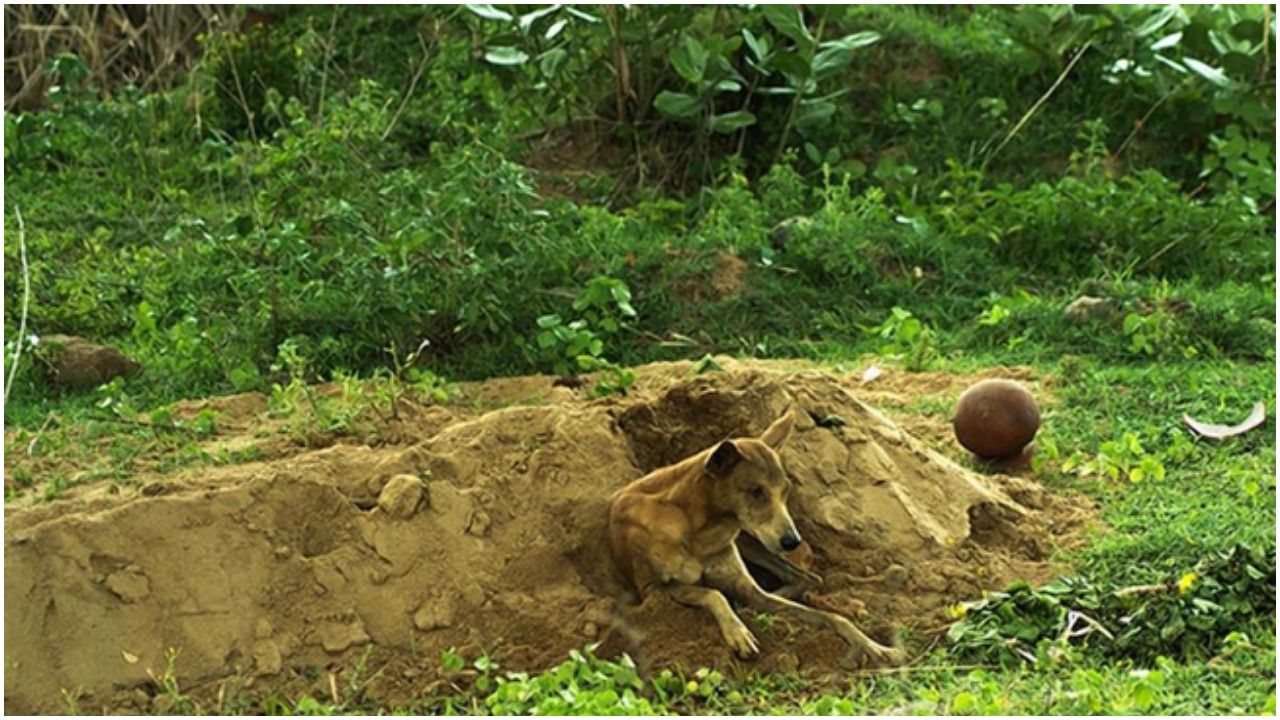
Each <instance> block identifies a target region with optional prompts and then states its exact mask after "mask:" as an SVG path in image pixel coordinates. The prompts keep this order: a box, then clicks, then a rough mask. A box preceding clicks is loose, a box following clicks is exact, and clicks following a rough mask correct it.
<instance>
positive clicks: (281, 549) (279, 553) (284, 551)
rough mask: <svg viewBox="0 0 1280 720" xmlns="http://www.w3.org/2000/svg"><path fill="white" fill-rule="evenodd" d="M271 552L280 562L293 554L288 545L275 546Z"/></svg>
mask: <svg viewBox="0 0 1280 720" xmlns="http://www.w3.org/2000/svg"><path fill="white" fill-rule="evenodd" d="M272 552H274V553H275V556H276V557H277V558H279V559H281V560H285V559H287V558H288V557H289V556H290V555H292V554H293V550H291V549H290V548H289V546H288V545H277V546H276V547H275V550H273V551H272Z"/></svg>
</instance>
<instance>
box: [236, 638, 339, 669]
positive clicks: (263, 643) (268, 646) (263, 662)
mask: <svg viewBox="0 0 1280 720" xmlns="http://www.w3.org/2000/svg"><path fill="white" fill-rule="evenodd" d="M325 650H329V648H328V647H327V646H326V647H325ZM330 652H334V651H332V650H330ZM253 666H254V668H256V669H257V672H258V674H259V675H275V674H277V673H279V672H280V670H281V669H282V668H283V667H284V657H283V655H282V654H281V653H280V646H278V645H276V644H275V643H274V642H272V641H270V640H260V641H258V642H256V643H254V644H253Z"/></svg>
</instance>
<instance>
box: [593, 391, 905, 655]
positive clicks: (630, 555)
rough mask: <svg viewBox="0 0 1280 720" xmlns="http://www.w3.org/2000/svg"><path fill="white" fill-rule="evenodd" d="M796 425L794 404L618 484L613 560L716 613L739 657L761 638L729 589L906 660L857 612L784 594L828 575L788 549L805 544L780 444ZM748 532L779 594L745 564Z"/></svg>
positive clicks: (626, 572) (755, 556) (647, 585)
mask: <svg viewBox="0 0 1280 720" xmlns="http://www.w3.org/2000/svg"><path fill="white" fill-rule="evenodd" d="M794 427H795V416H794V415H792V414H791V412H787V413H786V414H784V415H783V416H782V417H781V418H780V419H778V420H777V421H776V422H774V423H773V424H772V425H770V426H769V428H768V429H767V430H765V431H764V434H763V435H761V436H760V437H759V438H739V439H734V440H725V441H723V442H721V443H719V444H717V445H716V446H715V447H712V448H708V449H707V450H704V451H702V452H700V453H698V454H697V455H694V456H693V457H691V458H688V459H687V460H684V461H682V462H679V463H676V464H675V465H669V466H667V467H664V468H659V469H657V470H655V471H653V472H652V473H650V474H648V475H646V476H644V477H642V478H640V479H639V480H636V481H635V482H632V483H630V484H629V485H627V486H626V487H624V488H622V489H621V490H619V491H618V492H617V493H616V494H615V495H614V496H613V499H612V501H611V502H610V505H609V536H610V537H609V541H610V548H611V550H612V552H613V559H614V563H615V564H616V565H617V568H618V570H619V571H620V572H621V574H622V577H623V579H624V580H626V581H627V582H629V583H630V584H631V586H632V587H633V589H634V590H635V591H637V592H638V593H639V594H640V596H641V597H644V596H646V595H647V594H648V593H650V592H653V591H655V590H658V591H662V592H665V593H666V594H667V595H668V596H670V597H671V598H672V599H673V600H675V601H677V602H679V603H682V604H685V605H691V606H696V607H701V608H704V609H705V610H707V612H709V613H711V615H712V616H713V617H714V618H715V619H716V623H717V624H718V625H719V626H720V633H721V634H722V635H723V636H724V641H725V642H726V643H727V644H728V645H729V647H730V648H732V649H733V651H734V652H735V653H737V654H738V656H739V657H743V658H747V657H751V656H753V655H755V654H756V653H758V652H759V644H758V642H757V641H756V638H755V636H754V635H752V634H751V631H750V630H748V629H747V626H746V625H744V624H743V622H742V620H741V619H740V618H739V617H738V616H737V614H735V613H734V611H733V609H732V608H731V607H730V606H729V601H728V599H727V598H726V595H727V596H729V597H732V598H734V599H735V600H737V601H739V602H741V603H744V604H746V605H748V606H750V607H753V608H755V609H757V610H761V611H765V612H769V613H773V614H778V615H782V614H786V615H790V616H792V617H794V618H797V619H799V620H801V621H803V622H805V623H808V624H810V625H819V626H823V627H827V628H830V629H831V630H834V631H835V632H836V633H837V634H839V635H840V637H842V638H844V639H845V641H846V642H847V643H849V645H850V648H851V650H852V651H854V652H857V653H865V654H866V655H867V656H869V659H870V660H872V661H873V662H877V663H883V664H896V663H900V662H901V661H902V660H903V653H902V651H901V650H900V649H898V648H890V647H885V646H883V645H880V644H879V643H877V642H875V641H874V640H872V639H871V638H869V637H867V636H866V634H864V633H863V632H862V631H861V630H859V629H858V626H857V625H854V624H853V622H852V621H850V620H849V619H847V618H844V617H841V616H840V615H837V614H835V613H831V612H826V611H823V610H817V609H815V608H811V607H808V606H806V605H802V604H801V603H798V602H795V601H794V600H789V599H787V598H785V597H782V596H781V595H783V594H789V595H792V596H798V595H799V593H800V592H802V591H803V590H804V588H805V587H807V586H808V585H811V584H813V583H816V582H821V579H820V578H819V577H818V576H816V575H814V574H813V573H810V572H808V571H806V570H803V569H802V568H800V567H798V566H796V565H795V564H794V563H792V562H791V561H790V560H788V559H787V558H786V557H785V556H783V555H782V553H783V552H785V551H790V550H794V549H796V548H797V547H799V546H800V534H799V532H797V531H796V526H795V522H794V521H793V520H792V519H791V513H790V512H788V511H787V495H788V494H789V493H790V491H791V481H790V480H789V479H788V478H787V475H786V472H785V471H784V470H783V469H782V462H781V461H780V459H779V458H778V452H777V451H778V449H779V448H780V447H782V444H783V443H784V442H786V440H787V438H788V437H789V436H790V435H791V431H792V429H793V428H794ZM744 530H745V531H746V533H747V534H742V533H743V531H744ZM748 534H749V537H748ZM740 535H741V537H740ZM740 539H741V540H742V541H743V542H742V546H743V548H744V549H745V550H746V552H747V553H748V555H749V557H750V559H751V560H752V562H754V563H756V564H757V565H760V566H762V567H764V568H766V569H767V570H769V571H770V572H772V573H773V574H775V575H777V576H778V577H779V578H780V579H781V580H782V581H783V583H784V587H783V589H782V591H780V594H773V593H768V592H765V591H764V590H762V589H761V588H760V586H759V585H758V584H756V581H755V580H754V579H753V578H752V577H751V575H750V574H749V573H748V572H747V568H746V565H745V564H744V563H743V559H742V555H741V554H740V552H739V545H738V541H739V540H740ZM752 539H754V540H755V541H758V542H752Z"/></svg>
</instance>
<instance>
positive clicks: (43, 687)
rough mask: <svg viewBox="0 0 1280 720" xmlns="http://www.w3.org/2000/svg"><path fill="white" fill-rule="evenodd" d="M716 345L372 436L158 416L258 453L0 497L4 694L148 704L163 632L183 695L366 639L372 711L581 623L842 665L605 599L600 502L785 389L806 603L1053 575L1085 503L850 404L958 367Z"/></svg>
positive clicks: (10, 700)
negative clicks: (598, 384) (719, 350)
mask: <svg viewBox="0 0 1280 720" xmlns="http://www.w3.org/2000/svg"><path fill="white" fill-rule="evenodd" d="M717 361H718V362H719V364H720V366H722V367H723V368H724V370H723V371H716V372H709V373H705V374H697V371H696V365H695V364H694V363H688V362H682V363H663V364H656V365H650V366H646V367H643V368H638V369H637V374H638V376H639V380H638V382H637V384H636V385H635V387H634V388H633V389H632V391H631V392H630V394H629V395H628V396H627V397H614V398H606V399H600V400H589V399H588V398H586V397H585V395H583V394H582V392H581V391H575V390H570V389H568V388H565V387H557V386H555V385H554V384H553V383H554V378H551V377H531V378H509V379H498V380H492V381H489V382H486V383H483V384H476V385H470V386H466V387H464V389H463V397H462V398H460V399H459V400H457V401H455V402H452V403H450V404H449V405H448V406H445V407H439V406H416V405H410V404H407V403H406V404H405V409H404V412H403V413H402V414H401V419H400V420H399V421H397V422H395V423H393V424H392V425H394V427H392V426H390V425H389V426H388V427H384V428H382V429H381V430H382V431H385V432H379V433H378V434H377V437H376V438H366V439H364V440H356V439H353V438H346V439H345V440H344V441H342V442H339V443H338V444H333V445H331V446H330V447H326V448H323V449H307V448H305V447H302V446H300V445H290V444H288V443H284V442H282V438H280V437H279V436H278V435H276V434H273V433H272V432H271V430H272V429H273V427H274V426H273V425H272V424H271V423H272V422H274V421H270V420H268V418H267V417H266V401H265V399H264V398H262V397H261V396H254V395H248V396H238V397H235V398H224V399H217V400H210V401H202V403H198V404H195V403H193V404H190V405H188V406H186V407H184V408H182V409H180V411H179V415H181V414H183V413H184V412H185V413H187V414H192V415H193V414H194V413H195V412H196V411H198V410H200V409H203V408H210V409H214V410H216V411H217V412H219V413H221V422H220V424H219V428H220V429H221V432H220V435H219V436H218V437H216V438H215V441H214V442H213V443H211V444H210V446H211V448H212V447H216V446H217V445H230V446H235V447H244V446H247V445H252V444H254V443H257V444H260V445H262V447H263V448H265V450H264V456H265V457H267V458H268V459H265V460H258V461H254V462H248V463H245V464H240V465H230V466H218V467H214V466H201V467H196V468H191V467H189V468H187V469H184V470H179V471H175V472H172V473H170V474H168V475H164V476H146V477H138V478H134V479H132V480H131V481H130V482H128V483H123V484H122V483H114V484H112V483H99V484H97V485H90V486H86V487H83V488H77V489H76V491H75V492H72V493H68V494H67V495H65V496H64V499H61V500H59V501H56V502H53V503H47V504H27V505H26V506H22V503H15V504H11V506H10V507H9V508H7V510H6V513H5V528H4V531H5V555H4V559H5V660H6V672H5V710H6V712H10V713H24V712H35V713H49V712H60V711H64V710H65V709H66V707H67V706H66V704H65V700H64V691H66V692H68V693H72V694H76V693H78V697H79V701H78V704H79V707H80V708H81V709H84V710H107V711H133V710H135V709H155V707H156V706H155V705H154V702H155V701H153V700H152V699H151V695H152V694H154V692H155V683H154V681H153V678H152V675H153V674H156V675H158V674H160V673H161V672H163V671H164V669H165V667H166V659H165V658H166V651H168V650H170V649H177V650H178V656H177V660H176V663H175V665H174V668H173V669H174V671H175V674H176V675H177V677H178V679H179V681H180V682H181V685H182V688H183V691H184V692H190V693H193V694H194V695H196V696H197V697H205V698H210V699H212V698H214V697H216V696H218V695H219V694H220V693H222V694H225V693H227V692H236V693H245V694H248V695H251V696H252V695H254V694H262V693H266V692H269V691H276V692H281V691H282V690H281V689H282V688H283V689H285V690H283V692H284V693H289V692H296V693H297V694H300V693H302V692H308V691H309V692H313V693H320V694H323V695H324V696H326V697H327V696H328V694H329V693H330V692H331V690H332V687H331V685H330V684H329V681H328V678H329V677H330V675H331V674H333V675H336V676H341V674H342V672H343V670H345V669H350V668H352V667H353V666H354V665H355V664H357V663H358V662H360V661H361V657H362V655H364V654H365V653H366V648H371V649H370V650H367V652H368V655H367V657H365V658H364V661H363V662H364V667H365V670H366V672H365V677H366V678H369V679H368V680H367V682H365V683H364V684H363V685H362V687H363V692H364V694H365V697H367V698H368V699H370V700H372V701H374V702H379V703H384V704H387V705H399V704H404V703H408V702H412V701H413V700H415V699H421V698H422V697H424V696H425V695H426V694H429V693H431V692H440V691H442V690H447V687H448V685H447V684H445V681H444V679H442V675H441V672H440V671H439V658H440V653H441V652H442V651H443V650H446V649H448V648H451V647H456V648H458V649H460V650H461V651H462V652H463V654H464V655H466V656H468V657H475V656H478V655H480V654H487V655H488V656H490V657H491V658H494V659H495V660H497V661H498V662H499V663H500V664H501V666H502V667H503V668H504V669H508V670H514V669H529V670H532V669H538V668H544V667H548V666H550V665H554V664H556V663H558V662H560V661H561V660H563V659H564V658H565V657H566V655H567V653H568V652H569V651H570V650H571V649H573V648H578V647H581V646H582V645H584V644H586V643H589V642H597V641H598V642H600V643H601V646H600V648H599V650H598V651H597V654H599V655H601V656H605V657H610V656H614V655H617V654H619V653H622V652H627V653H629V654H631V656H632V657H634V658H636V659H637V661H638V662H639V663H640V666H641V668H642V670H646V671H647V670H651V669H653V668H657V667H665V666H671V665H676V666H680V667H683V668H689V669H692V668H696V667H700V666H715V667H720V668H722V669H728V668H733V667H738V666H739V665H740V666H741V667H742V668H744V669H746V670H749V671H761V672H764V671H793V670H794V671H798V672H800V673H804V674H807V675H810V676H840V675H841V674H842V673H847V672H848V669H849V667H848V664H847V658H846V654H845V651H844V647H843V645H842V643H841V641H840V640H839V638H838V637H837V636H835V635H834V634H832V633H830V632H827V631H825V630H818V629H811V628H807V627H802V626H797V625H794V624H791V623H790V622H788V621H786V620H778V621H776V622H772V623H764V622H756V621H753V620H752V619H751V618H752V617H753V616H752V615H751V614H750V613H749V612H745V611H744V613H743V614H744V616H745V617H747V618H748V623H749V624H751V625H752V626H753V628H754V629H755V631H756V634H757V635H758V636H759V637H760V640H761V645H762V654H761V656H760V657H759V658H758V659H756V660H754V661H750V662H746V663H741V664H740V663H739V661H737V660H736V659H735V658H734V657H733V656H732V655H731V653H730V652H729V651H728V649H727V648H725V647H724V645H723V643H722V642H721V640H720V637H719V634H718V631H717V629H716V626H715V624H714V622H712V621H711V620H710V618H708V617H706V616H705V614H704V613H703V612H702V611H700V610H694V609H689V608H684V607H681V606H678V605H675V604H674V603H672V602H670V601H667V600H665V599H664V598H661V597H654V598H650V599H649V600H648V601H646V602H645V603H644V604H643V605H641V606H638V607H632V606H627V605H622V604H617V603H615V597H617V596H618V590H619V588H618V587H617V585H616V583H615V581H614V579H613V576H612V572H611V569H610V562H609V558H608V555H607V549H606V543H605V536H606V527H605V524H606V504H607V502H608V497H609V495H610V494H611V493H612V492H613V491H614V490H616V489H617V488H619V487H621V486H622V485H623V484H625V483H626V482H628V481H630V480H633V479H635V478H637V477H640V476H641V475H643V474H645V473H646V472H648V471H650V470H652V469H654V468H656V467H659V466H661V465H664V464H667V463H670V462H674V461H676V460H679V459H681V458H683V457H686V456H688V455H689V454H692V453H694V452H697V451H699V450H701V449H703V448H705V447H707V446H709V445H711V444H712V443H714V442H717V441H719V440H721V439H723V438H726V437H732V436H741V435H747V434H755V433H758V432H760V431H761V430H762V429H763V428H764V427H765V426H766V425H767V424H768V423H769V422H770V421H771V420H772V419H774V418H775V417H777V416H778V415H779V414H780V413H781V412H782V411H783V409H784V408H786V407H787V406H788V404H789V403H792V402H794V403H795V405H796V407H798V408H800V409H801V410H803V411H804V412H802V413H801V420H800V422H799V424H798V426H797V430H796V433H795V434H794V435H793V436H792V438H791V440H790V442H789V443H788V445H787V446H786V448H785V449H784V451H783V461H784V463H785V464H786V466H787V469H788V473H789V475H790V476H791V477H792V479H793V480H794V482H795V491H794V494H793V496H792V511H793V513H794V514H795V515H796V518H797V524H798V525H799V528H800V530H801V532H802V534H803V535H804V536H805V537H806V538H807V539H808V540H809V542H810V543H811V544H812V547H813V554H814V559H813V568H814V569H815V570H816V571H817V572H818V573H819V574H821V575H823V576H824V577H825V579H826V584H825V586H824V587H822V588H820V590H819V591H818V592H812V593H810V594H809V596H808V598H807V600H808V602H810V603H811V604H814V605H818V606H823V607H827V608H831V609H836V610H840V611H843V612H846V613H849V614H853V615H857V616H858V617H859V618H860V622H861V623H862V624H863V625H864V626H865V627H867V628H868V629H869V631H870V632H871V633H872V634H873V635H876V636H878V637H880V638H881V639H887V637H888V635H889V634H891V633H892V631H893V629H895V628H910V629H912V630H913V631H914V632H913V633H912V635H911V637H912V638H914V640H913V642H915V643H917V646H916V648H915V649H917V650H920V649H923V647H924V645H925V644H927V642H928V641H929V640H930V639H931V638H932V637H934V636H935V635H936V633H937V631H939V630H940V629H942V628H943V627H944V625H945V622H946V609H947V608H948V607H950V606H952V605H953V604H955V603H956V602H958V601H961V600H965V599H973V598H977V597H979V596H980V595H981V593H982V591H983V590H984V589H990V588H997V587H1000V586H1002V585H1004V584H1006V583H1008V582H1009V581H1011V580H1014V579H1028V580H1031V581H1043V580H1046V579H1048V578H1049V577H1051V576H1052V575H1054V574H1056V573H1057V572H1058V571H1060V570H1061V568H1058V567H1055V566H1053V565H1052V564H1051V563H1050V560H1049V558H1050V555H1051V553H1052V552H1053V550H1054V549H1055V546H1056V545H1060V544H1063V543H1070V542H1071V538H1073V537H1075V536H1076V535H1078V533H1079V530H1080V528H1081V527H1082V523H1084V522H1085V521H1086V520H1087V518H1088V516H1089V510H1088V508H1087V507H1086V506H1085V504H1084V503H1083V501H1081V500H1080V499H1078V498H1070V499H1068V498H1063V497H1058V496H1055V495H1051V494H1049V493H1047V492H1045V491H1044V490H1043V489H1042V488H1040V486H1038V485H1037V484H1035V483H1034V482H1033V481H1031V480H1029V479H1024V478H1015V477H1006V476H1001V475H990V476H984V475H979V474H976V473H974V472H972V471H970V470H968V469H965V468H964V467H962V466H961V465H959V464H957V463H956V462H954V461H953V460H951V459H948V458H947V457H946V456H945V455H944V454H943V453H941V452H938V451H937V450H935V449H931V448H930V447H929V446H928V445H927V444H926V443H925V442H922V441H920V440H918V439H917V438H916V437H915V436H913V435H912V434H910V433H908V432H906V431H904V430H903V428H902V427H901V426H899V425H898V424H896V423H894V422H893V421H892V420H890V419H889V418H888V417H887V416H885V415H883V414H881V413H880V412H879V411H877V410H876V409H874V408H873V407H872V406H871V405H870V404H867V402H866V401H868V400H870V401H872V402H874V401H875V400H873V399H879V400H887V401H888V402H887V403H886V404H887V405H890V406H892V405H893V404H895V403H894V402H893V399H894V398H893V396H894V395H895V394H896V395H898V396H901V397H903V398H905V397H911V396H913V395H914V396H919V395H921V394H927V393H931V392H932V393H937V392H951V391H952V389H953V387H954V388H955V393H956V394H958V392H959V389H962V388H963V387H964V386H965V385H967V384H968V382H972V380H973V379H974V378H973V377H966V378H959V377H957V376H942V375H921V376H911V375H907V374H904V373H900V372H890V373H889V374H888V375H886V376H885V377H882V378H880V379H879V380H877V381H874V382H872V383H867V384H863V383H862V382H860V380H859V377H860V372H855V373H852V374H850V375H848V376H844V375H839V374H833V373H830V372H823V371H819V370H815V369H811V368H809V367H807V366H806V365H804V364H803V363H794V362H792V363H783V362H769V363H764V362H740V361H733V360H729V359H717ZM1006 375H1008V376H1010V377H1018V378H1019V379H1022V380H1023V381H1024V382H1026V381H1028V379H1029V375H1028V373H1027V372H1026V371H1017V372H1013V373H1006ZM912 377H916V378H917V379H918V380H919V381H920V385H919V386H918V387H916V388H914V389H913V387H912V381H911V378H912ZM1030 385H1031V387H1032V388H1033V391H1035V392H1037V394H1038V395H1039V398H1040V401H1041V403H1042V405H1043V404H1045V402H1046V400H1047V399H1048V398H1047V397H1046V395H1047V392H1046V391H1044V389H1043V388H1042V387H1041V386H1039V385H1037V384H1036V383H1034V382H1031V383H1030ZM952 397H954V395H952ZM922 422H924V423H930V422H931V425H930V427H933V426H936V427H933V429H931V430H929V431H927V432H923V433H921V434H924V435H932V436H933V442H932V443H931V444H932V445H934V446H935V447H939V448H941V449H942V450H943V451H944V452H946V453H948V454H952V453H953V452H954V456H955V457H960V451H959V449H958V446H954V444H953V445H952V447H950V448H948V447H945V446H943V444H942V443H941V442H940V440H939V438H942V437H945V435H944V434H943V433H942V431H941V430H938V428H945V425H946V418H945V417H938V418H935V419H934V420H932V421H920V420H918V419H917V420H916V425H915V428H916V429H917V430H920V429H923V428H924V426H923V425H922V424H921V423H922ZM264 429H265V430H264ZM12 470H13V466H12V463H8V464H7V466H6V475H8V474H10V472H11V471H12ZM392 478H395V480H394V481H392ZM766 627H768V629H765V628H766ZM317 671H318V672H317ZM297 694H295V695H292V696H293V697H297ZM210 702H212V700H210Z"/></svg>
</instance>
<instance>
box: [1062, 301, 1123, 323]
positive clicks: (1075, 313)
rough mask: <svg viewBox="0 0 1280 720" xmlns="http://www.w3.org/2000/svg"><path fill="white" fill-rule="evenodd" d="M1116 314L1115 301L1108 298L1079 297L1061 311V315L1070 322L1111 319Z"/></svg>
mask: <svg viewBox="0 0 1280 720" xmlns="http://www.w3.org/2000/svg"><path fill="white" fill-rule="evenodd" d="M1115 312H1116V304H1115V301H1113V300H1111V299H1109V298H1100V297H1093V296H1092V295H1081V296H1080V297H1078V298H1076V299H1075V300H1072V301H1071V304H1070V305H1068V306H1067V308H1066V309H1065V310H1063V311H1062V315H1063V316H1064V317H1066V318H1067V319H1070V320H1087V319H1089V318H1106V317H1111V316H1112V315H1114V314H1115Z"/></svg>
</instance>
